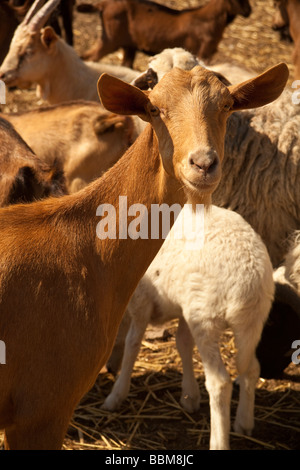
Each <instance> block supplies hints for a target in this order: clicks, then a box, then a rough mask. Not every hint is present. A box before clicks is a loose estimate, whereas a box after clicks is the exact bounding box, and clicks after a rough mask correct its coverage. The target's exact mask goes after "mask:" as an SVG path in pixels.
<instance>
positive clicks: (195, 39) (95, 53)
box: [78, 0, 251, 67]
mask: <svg viewBox="0 0 300 470" xmlns="http://www.w3.org/2000/svg"><path fill="white" fill-rule="evenodd" d="M78 11H82V12H92V11H99V12H100V18H101V21H102V35H101V38H100V39H99V40H98V42H97V44H96V45H95V46H94V47H93V48H92V49H90V50H89V51H88V52H87V53H86V54H84V55H83V58H84V59H87V60H95V61H96V60H98V59H101V58H102V57H103V56H105V55H107V54H110V53H111V52H114V51H116V50H117V49H119V48H120V47H121V48H123V49H124V58H123V65H126V66H128V67H132V65H133V62H134V57H135V53H136V51H142V52H145V53H147V54H150V55H153V54H157V53H159V52H161V51H162V50H163V49H165V48H172V47H183V48H184V49H186V50H188V51H190V52H192V53H193V54H195V55H197V57H198V58H201V59H204V60H205V59H210V58H211V57H212V55H213V54H214V53H215V52H216V51H217V47H218V44H219V42H220V41H221V39H222V35H223V32H224V29H225V28H226V26H227V25H228V24H229V23H231V22H232V21H233V20H234V18H235V16H236V15H242V16H244V17H248V16H249V15H250V13H251V7H250V4H249V1H248V0H211V1H210V2H209V3H208V4H207V5H205V6H203V7H200V8H193V9H186V10H182V11H178V10H173V9H171V8H168V7H166V6H163V5H159V4H157V3H153V2H151V1H148V0H141V1H138V0H114V1H113V2H112V1H110V0H104V1H101V2H100V3H98V4H97V5H85V4H83V5H79V6H78Z"/></svg>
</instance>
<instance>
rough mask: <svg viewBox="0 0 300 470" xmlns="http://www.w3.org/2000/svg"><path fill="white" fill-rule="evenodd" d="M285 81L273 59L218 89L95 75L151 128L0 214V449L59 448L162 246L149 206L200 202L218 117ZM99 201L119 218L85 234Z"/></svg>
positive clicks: (216, 143) (200, 83)
mask: <svg viewBox="0 0 300 470" xmlns="http://www.w3.org/2000/svg"><path fill="white" fill-rule="evenodd" d="M287 78H288V69H287V67H286V65H285V64H279V65H278V66H275V67H273V68H272V69H270V70H268V71H266V72H265V73H264V74H261V75H259V76H258V77H255V78H254V79H252V80H249V81H247V82H244V83H242V84H241V85H235V86H232V87H228V88H227V87H226V86H225V85H224V84H222V83H221V82H220V81H219V80H218V79H217V78H216V76H215V75H214V74H213V73H211V72H208V71H207V70H205V69H203V68H202V67H195V68H194V69H193V70H192V71H189V72H187V71H183V70H180V69H177V68H175V69H173V70H172V71H170V72H169V73H167V74H166V75H165V76H164V77H163V79H162V80H161V81H160V82H159V83H158V84H157V86H156V87H155V88H154V89H153V90H152V91H151V92H150V93H144V92H143V91H141V90H139V89H138V88H135V87H133V86H131V85H129V84H127V83H125V82H122V81H120V80H118V79H117V78H114V77H110V76H108V75H106V74H104V75H102V76H101V78H100V80H99V84H98V90H99V94H100V96H101V100H102V103H103V105H104V106H105V107H106V108H107V109H108V110H109V111H111V112H116V113H119V114H136V115H139V116H140V117H142V118H143V119H144V120H145V121H147V122H148V123H150V124H148V125H147V126H146V128H145V130H144V131H143V133H142V134H141V135H140V136H139V137H138V139H137V140H136V141H135V142H134V144H133V145H132V146H131V147H130V148H129V150H128V151H127V152H126V153H125V155H124V156H123V157H122V158H121V159H120V160H119V161H118V162H117V163H116V164H115V165H114V166H113V167H112V168H111V169H110V170H109V171H108V172H106V173H105V174H104V175H103V176H102V177H101V178H99V179H98V180H96V181H95V182H93V183H91V184H90V185H88V186H87V187H86V188H84V189H83V190H81V191H79V192H77V193H75V194H72V195H69V196H65V197H61V198H58V199H50V200H45V201H41V202H37V203H33V204H29V205H17V206H14V207H9V208H4V209H2V210H0V259H1V271H0V335H1V341H3V342H4V343H5V345H6V364H5V365H1V369H0V428H4V429H5V442H6V448H10V449H59V448H61V446H62V442H63V438H64V435H65V433H66V430H67V427H68V424H69V420H70V418H71V415H72V413H73V410H74V408H75V406H76V405H77V404H78V402H79V400H80V399H81V398H82V396H83V395H84V394H85V393H86V392H87V391H88V390H89V389H90V388H91V387H92V385H93V384H94V381H95V379H96V378H97V375H98V373H99V371H100V369H101V367H102V366H103V365H104V364H105V363H106V361H107V359H108V357H109V355H110V353H111V350H112V346H113V343H114V340H115V337H116V334H117V331H118V327H119V324H120V322H121V319H122V315H123V313H124V311H125V308H126V305H127V303H128V301H129V299H130V297H131V295H132V294H133V292H134V289H135V288H136V286H137V284H138V281H139V280H140V279H141V277H142V276H143V274H144V272H145V271H146V269H147V267H148V266H149V265H150V263H151V261H152V260H153V258H154V257H155V255H156V254H157V252H158V250H159V249H160V247H161V245H162V243H163V237H162V235H161V234H159V236H158V238H156V237H151V230H152V228H153V227H154V226H155V221H154V222H153V223H152V220H151V219H152V212H154V209H153V207H154V205H155V207H157V205H159V206H161V204H162V203H164V204H167V205H169V207H170V206H171V205H173V204H174V203H177V204H180V205H181V206H182V205H183V204H185V203H186V202H187V201H189V202H191V203H205V204H208V203H209V202H210V198H211V193H212V192H213V191H214V189H215V188H216V186H217V185H218V182H219V180H220V177H221V161H222V158H223V151H224V149H223V147H224V136H225V130H226V121H227V118H228V116H229V114H230V113H231V112H233V111H235V110H236V109H243V108H250V107H253V106H255V107H257V106H262V105H265V104H267V103H268V102H270V101H272V100H274V99H276V98H277V97H278V96H279V95H280V93H281V92H282V90H283V88H284V86H285V84H286V81H287ZM170 90H172V93H170ZM187 110H188V112H187ZM120 196H124V197H127V204H128V208H129V209H131V210H132V209H133V208H134V207H135V206H134V205H133V204H135V203H138V204H139V207H141V206H140V205H143V207H144V208H145V212H144V216H145V219H144V222H148V227H149V230H148V235H149V236H148V238H147V237H137V238H136V239H135V237H126V236H125V235H124V229H125V231H126V230H127V231H128V232H129V231H130V228H131V224H132V221H135V219H133V220H132V217H131V216H129V217H127V212H124V207H123V206H121V205H120V204H119V200H120ZM106 204H109V205H110V207H113V208H115V211H116V220H119V219H120V220H119V222H120V228H119V225H118V224H117V225H116V227H115V228H116V238H110V237H107V238H105V236H102V237H100V238H99V232H98V231H97V234H98V237H97V236H96V230H97V228H98V225H99V223H100V222H99V217H97V216H96V215H100V214H101V213H102V214H103V211H102V209H103V210H104V211H105V207H107V206H106ZM104 205H105V206H104ZM131 214H132V212H131ZM103 215H104V214H103ZM124 217H125V224H124V225H122V223H121V219H122V220H124ZM128 219H129V220H128ZM101 220H103V219H101ZM154 228H155V227H154ZM127 267H128V268H127Z"/></svg>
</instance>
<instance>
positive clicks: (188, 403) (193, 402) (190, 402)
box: [180, 395, 200, 413]
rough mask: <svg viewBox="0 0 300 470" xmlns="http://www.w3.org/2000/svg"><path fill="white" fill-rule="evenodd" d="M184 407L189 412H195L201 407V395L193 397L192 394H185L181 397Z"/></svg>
mask: <svg viewBox="0 0 300 470" xmlns="http://www.w3.org/2000/svg"><path fill="white" fill-rule="evenodd" d="M180 404H181V406H182V408H183V409H184V410H185V411H187V412H188V413H195V412H196V411H198V410H199V408H200V397H191V396H190V395H184V396H182V397H181V399H180Z"/></svg>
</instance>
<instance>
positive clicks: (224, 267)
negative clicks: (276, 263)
mask: <svg viewBox="0 0 300 470" xmlns="http://www.w3.org/2000/svg"><path fill="white" fill-rule="evenodd" d="M183 210H184V209H183ZM184 216H185V217H186V213H185V215H184ZM176 223H177V222H176ZM204 225H205V239H204V245H203V247H202V248H200V249H197V250H196V251H194V250H191V251H189V250H186V249H185V245H184V243H185V240H184V239H181V240H176V239H175V238H174V237H173V236H172V234H173V232H174V228H173V230H172V231H171V233H170V234H169V236H168V237H167V239H166V241H165V243H164V244H163V246H162V248H161V249H160V251H159V253H158V255H157V256H156V258H155V259H154V261H153V262H152V264H151V265H150V267H149V268H148V270H147V272H146V274H145V276H144V277H143V278H142V280H141V281H140V283H139V285H138V287H137V289H136V291H135V293H134V295H133V297H132V299H131V301H130V303H129V305H128V310H127V313H126V315H125V317H124V320H123V323H122V324H121V327H120V330H119V341H120V338H122V336H123V337H124V332H122V328H123V329H124V330H126V322H127V323H128V315H130V318H131V324H130V327H129V331H128V334H127V337H126V342H125V350H124V356H123V360H122V367H121V372H120V375H119V377H118V379H117V381H116V382H115V384H114V387H113V390H112V392H111V393H110V395H109V396H108V397H107V398H106V400H105V402H104V404H103V408H104V409H107V410H114V409H115V408H116V407H117V406H119V405H120V403H121V401H122V400H124V399H125V398H126V396H127V394H128V391H129V387H130V375H131V372H132V369H133V366H134V362H135V359H136V357H137V354H138V351H139V347H140V343H141V340H142V337H143V334H144V332H145V330H146V327H147V325H148V323H152V324H163V323H165V322H167V321H169V320H171V319H173V318H179V326H178V331H177V337H176V344H177V347H178V351H179V353H180V355H181V358H182V366H183V380H182V394H181V404H182V406H183V407H184V408H185V409H186V410H187V411H189V412H193V411H195V410H197V409H198V407H199V403H200V395H199V387H198V384H197V381H196V379H195V377H194V372H193V363H192V352H193V345H194V341H195V343H196V345H197V347H198V349H199V352H200V356H201V359H202V362H203V366H204V370H205V377H206V387H207V390H208V393H209V398H210V410H211V440H210V448H211V449H227V448H229V429H230V401H231V388H232V385H231V380H230V376H229V374H228V372H227V371H226V368H225V366H224V364H223V362H222V359H221V355H220V351H219V347H218V340H219V337H220V334H221V333H222V332H223V331H224V330H225V329H226V328H228V327H230V328H231V329H232V331H233V333H234V336H235V342H236V348H237V356H236V359H237V364H236V365H237V371H238V373H239V384H240V399H239V405H238V409H237V415H236V419H235V425H234V429H235V431H236V432H239V433H244V434H250V433H251V431H252V428H253V425H254V418H253V415H254V395H255V385H256V382H257V379H258V377H259V364H258V361H257V359H256V357H255V350H256V346H257V344H258V342H259V339H260V336H261V332H262V328H263V325H264V323H265V321H266V319H267V317H268V314H269V310H270V308H271V303H272V299H273V295H274V283H273V277H272V265H271V262H270V259H269V256H268V253H267V250H266V248H265V246H264V244H263V242H262V241H261V238H260V236H259V235H257V234H256V233H255V232H254V230H253V229H252V228H251V227H250V225H249V224H248V223H247V222H245V220H244V219H243V218H242V217H241V216H240V215H238V214H236V213H235V212H232V211H229V210H226V209H221V208H217V207H216V206H212V207H211V208H210V209H209V210H208V212H206V213H205V222H204ZM121 341H122V339H121ZM118 346H120V345H118V342H117V343H116V348H117V347H118ZM114 354H117V352H116V351H115V350H114V351H113V354H112V357H111V359H113V356H114Z"/></svg>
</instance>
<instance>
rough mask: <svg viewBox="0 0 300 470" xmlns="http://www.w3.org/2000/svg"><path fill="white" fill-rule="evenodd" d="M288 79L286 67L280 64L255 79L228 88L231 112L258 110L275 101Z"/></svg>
mask: <svg viewBox="0 0 300 470" xmlns="http://www.w3.org/2000/svg"><path fill="white" fill-rule="evenodd" d="M288 77H289V69H288V67H287V65H286V64H284V63H280V64H278V65H275V66H274V67H271V68H270V69H268V70H266V72H264V73H262V74H261V75H258V76H257V77H255V78H251V79H250V80H247V81H246V82H243V83H241V84H239V85H233V86H229V87H228V89H229V91H230V94H231V96H232V98H233V100H234V104H233V107H232V111H237V110H239V109H249V108H258V107H260V106H264V105H265V104H268V103H271V102H272V101H274V100H276V99H277V98H278V97H279V96H280V95H281V93H282V92H283V90H284V87H285V85H286V82H287V79H288Z"/></svg>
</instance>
